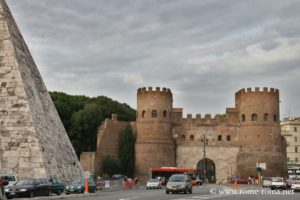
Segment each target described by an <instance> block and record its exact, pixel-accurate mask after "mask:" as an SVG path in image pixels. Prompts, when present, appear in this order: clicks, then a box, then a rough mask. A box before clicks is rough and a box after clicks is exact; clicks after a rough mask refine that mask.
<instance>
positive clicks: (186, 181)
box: [166, 174, 193, 194]
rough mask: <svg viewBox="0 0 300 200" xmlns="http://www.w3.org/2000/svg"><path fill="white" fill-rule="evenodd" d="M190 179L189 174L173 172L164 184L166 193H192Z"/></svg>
mask: <svg viewBox="0 0 300 200" xmlns="http://www.w3.org/2000/svg"><path fill="white" fill-rule="evenodd" d="M192 188H193V185H192V180H191V177H190V176H189V175H186V174H173V175H172V176H171V177H170V178H169V181H168V183H167V185H166V193H167V194H169V192H172V193H178V192H184V193H185V194H186V193H187V192H189V193H192Z"/></svg>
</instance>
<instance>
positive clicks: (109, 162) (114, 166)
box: [102, 155, 120, 176]
mask: <svg viewBox="0 0 300 200" xmlns="http://www.w3.org/2000/svg"><path fill="white" fill-rule="evenodd" d="M102 170H103V173H105V174H109V175H110V176H111V175H113V174H120V164H119V162H118V160H117V159H116V158H114V157H113V156H109V155H108V156H106V157H105V158H104V160H103V164H102Z"/></svg>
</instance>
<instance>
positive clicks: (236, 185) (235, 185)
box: [233, 179, 238, 189]
mask: <svg viewBox="0 0 300 200" xmlns="http://www.w3.org/2000/svg"><path fill="white" fill-rule="evenodd" d="M233 186H234V189H237V188H238V183H237V180H236V179H235V181H234V184H233Z"/></svg>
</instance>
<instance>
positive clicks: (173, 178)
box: [169, 176, 185, 182]
mask: <svg viewBox="0 0 300 200" xmlns="http://www.w3.org/2000/svg"><path fill="white" fill-rule="evenodd" d="M169 181H170V182H184V181H185V177H184V176H171V178H170V180H169Z"/></svg>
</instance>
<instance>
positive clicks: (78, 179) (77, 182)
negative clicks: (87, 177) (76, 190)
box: [72, 178, 84, 185]
mask: <svg viewBox="0 0 300 200" xmlns="http://www.w3.org/2000/svg"><path fill="white" fill-rule="evenodd" d="M81 183H84V181H83V179H82V178H77V179H75V180H74V181H73V182H72V185H76V184H81Z"/></svg>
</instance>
